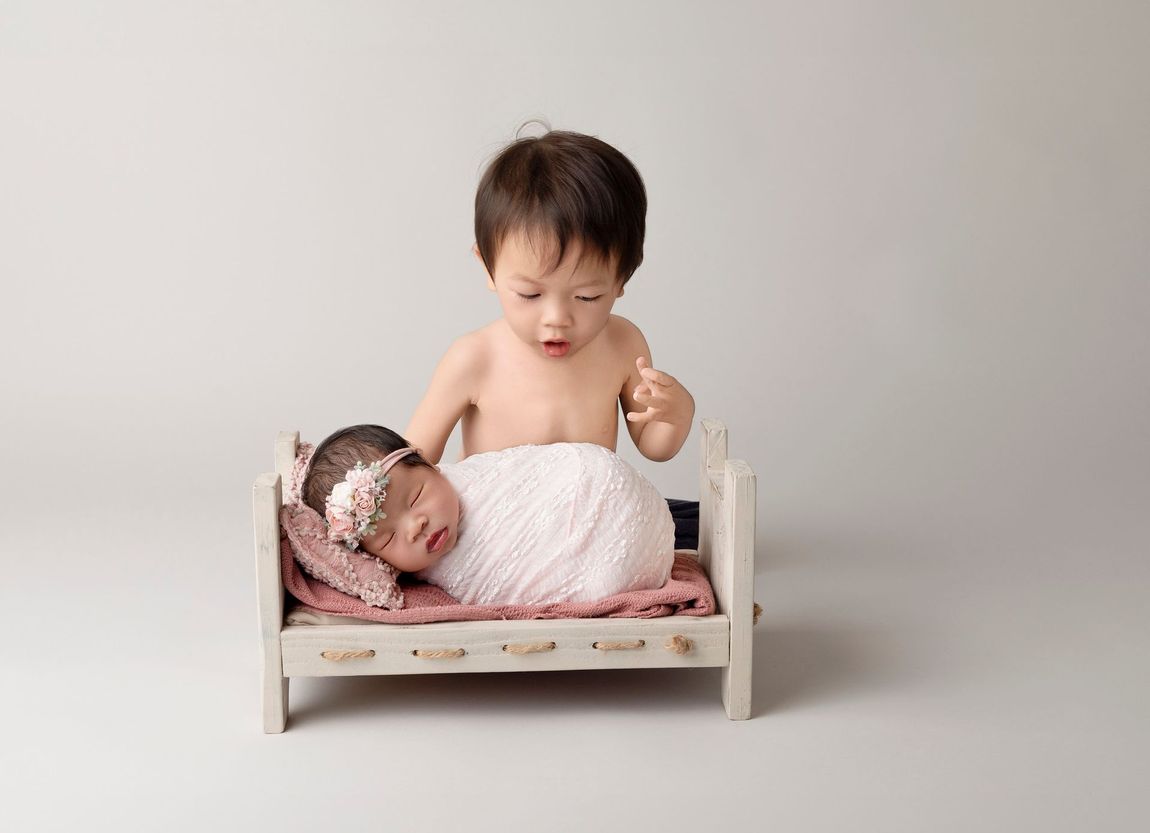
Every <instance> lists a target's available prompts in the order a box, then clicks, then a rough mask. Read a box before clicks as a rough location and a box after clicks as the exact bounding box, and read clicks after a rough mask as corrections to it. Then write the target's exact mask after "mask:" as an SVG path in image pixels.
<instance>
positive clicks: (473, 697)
mask: <svg viewBox="0 0 1150 833" xmlns="http://www.w3.org/2000/svg"><path fill="white" fill-rule="evenodd" d="M291 695H292V696H291V701H290V703H289V709H288V723H289V728H291V727H294V726H303V725H307V724H308V723H311V722H313V721H314V722H321V721H324V720H327V719H329V718H338V719H345V718H348V717H353V716H363V715H371V714H389V715H391V714H394V715H423V716H427V715H433V714H435V713H436V712H445V713H450V712H455V711H459V710H467V711H469V712H472V713H478V714H480V715H499V714H523V713H535V714H539V715H548V714H555V713H570V712H581V713H595V712H612V713H626V712H645V711H652V710H659V709H662V710H676V711H679V710H681V711H682V712H683V713H684V714H686V713H692V712H695V711H699V710H704V709H705V710H708V711H711V710H716V709H717V710H718V713H719V715H722V704H721V700H720V695H719V671H718V669H715V668H688V669H677V668H666V669H626V670H618V671H550V672H538V673H535V672H526V673H514V674H510V673H508V674H428V675H418V676H414V675H413V676H391V677H326V678H318V679H302V680H293V681H292V690H291Z"/></svg>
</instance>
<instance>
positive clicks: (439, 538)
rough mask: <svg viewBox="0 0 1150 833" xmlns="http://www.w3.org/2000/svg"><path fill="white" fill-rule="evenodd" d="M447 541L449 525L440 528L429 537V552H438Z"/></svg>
mask: <svg viewBox="0 0 1150 833" xmlns="http://www.w3.org/2000/svg"><path fill="white" fill-rule="evenodd" d="M446 541H447V527H444V528H443V529H441V530H439V531H438V532H436V533H435V534H433V535H432V536H431V537H430V538H428V539H427V551H428V552H429V553H436V552H439V550H440V549H441V548H442V547H443V544H444V542H446Z"/></svg>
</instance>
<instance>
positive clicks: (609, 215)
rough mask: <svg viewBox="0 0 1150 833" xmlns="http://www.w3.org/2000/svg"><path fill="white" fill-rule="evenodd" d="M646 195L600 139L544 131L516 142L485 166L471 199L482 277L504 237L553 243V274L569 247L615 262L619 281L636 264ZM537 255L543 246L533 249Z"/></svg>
mask: <svg viewBox="0 0 1150 833" xmlns="http://www.w3.org/2000/svg"><path fill="white" fill-rule="evenodd" d="M646 228H647V191H646V189H645V188H644V187H643V180H642V178H641V177H640V176H639V171H638V170H636V168H635V166H634V165H633V164H631V161H630V160H629V159H628V158H627V157H626V156H624V155H623V154H622V153H620V152H619V151H617V150H616V149H615V148H613V147H611V146H610V145H609V144H607V143H606V142H604V141H602V140H600V139H597V138H595V137H594V136H586V135H584V134H582V133H572V132H569V131H566V130H551V131H549V132H547V133H546V134H544V135H542V136H531V137H526V138H522V139H517V140H516V141H514V142H512V143H511V144H510V145H508V146H507V147H506V148H504V149H503V150H502V151H501V152H500V153H499V155H498V156H496V157H495V159H494V160H493V161H492V162H491V164H490V165H489V166H488V167H487V170H486V172H484V174H483V179H482V180H480V182H479V190H478V191H477V192H476V194H475V243H476V246H477V248H478V249H479V256H480V257H481V258H482V259H483V263H484V265H485V266H486V267H487V272H488V274H490V275H492V276H494V274H495V271H494V270H495V258H496V255H497V254H498V253H499V247H500V245H501V244H502V243H503V240H504V238H505V237H506V236H507V234H508V233H511V232H516V231H523V232H525V233H526V235H527V238H528V240H530V241H531V242H532V244H533V245H535V244H538V243H545V244H546V243H549V242H550V241H551V240H555V241H556V242H557V243H558V246H557V249H558V251H557V252H555V253H554V254H555V261H554V265H553V266H552V267H551V268H552V269H554V268H555V267H557V266H558V265H559V264H560V262H562V260H563V254H564V252H565V251H566V248H567V246H568V245H569V244H570V243H572V242H580V243H582V244H583V253H582V256H586V255H588V254H593V255H596V256H598V257H599V258H601V259H603V260H604V261H606V260H608V259H609V258H611V257H618V259H619V263H618V277H620V278H622V279H623V283H626V282H627V281H628V280H630V278H631V275H632V274H634V272H635V270H636V269H638V268H639V264H640V263H642V262H643V237H644V235H645V234H646ZM539 250H540V251H542V249H539Z"/></svg>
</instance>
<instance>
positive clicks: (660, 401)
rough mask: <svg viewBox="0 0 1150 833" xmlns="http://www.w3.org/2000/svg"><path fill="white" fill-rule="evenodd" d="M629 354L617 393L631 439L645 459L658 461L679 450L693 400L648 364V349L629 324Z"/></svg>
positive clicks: (688, 427)
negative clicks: (631, 361) (628, 367)
mask: <svg viewBox="0 0 1150 833" xmlns="http://www.w3.org/2000/svg"><path fill="white" fill-rule="evenodd" d="M632 329H633V331H634V332H633V333H632V337H631V339H630V342H631V343H630V352H629V354H628V355H629V356H633V357H635V359H634V364H633V365H632V367H631V373H630V375H629V377H628V379H627V381H626V382H625V383H624V384H623V390H622V391H620V392H619V402H620V404H622V406H623V413H624V414H625V415H626V417H627V431H628V432H630V434H631V440H632V441H633V442H634V443H635V447H636V448H638V449H639V451H640V452H641V453H642V455H643V456H644V457H646V458H647V459H648V460H654V461H655V462H658V463H661V462H664V461H665V460H670V459H671V458H672V457H674V456H675V455H676V454H678V453H679V449H680V448H682V447H683V443H684V442H685V441H686V439H687V435H688V434H689V433H691V421H692V420H693V419H694V417H695V400H694V398H693V397H692V396H691V394H690V392H688V391H687V389H686V388H685V387H683V386H682V385H681V384H680V383H679V381H678V380H677V379H675V377H673V376H671V375H669V374H667V373H663V372H662V371H660V370H655V369H654V368H653V367H651V349H650V348H649V347H648V346H647V339H645V338H644V337H643V333H642V332H640V331H639V328H638V327H634V326H633V325H632Z"/></svg>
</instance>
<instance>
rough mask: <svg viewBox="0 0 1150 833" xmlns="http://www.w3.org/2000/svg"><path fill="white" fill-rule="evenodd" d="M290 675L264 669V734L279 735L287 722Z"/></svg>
mask: <svg viewBox="0 0 1150 833" xmlns="http://www.w3.org/2000/svg"><path fill="white" fill-rule="evenodd" d="M290 682H291V680H290V678H288V677H283V676H280V675H279V674H278V673H276V672H275V671H274V670H273V669H270V668H265V669H264V734H265V735H278V734H279V733H280V732H282V731H283V730H284V726H285V725H286V724H287V709H288V683H290Z"/></svg>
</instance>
